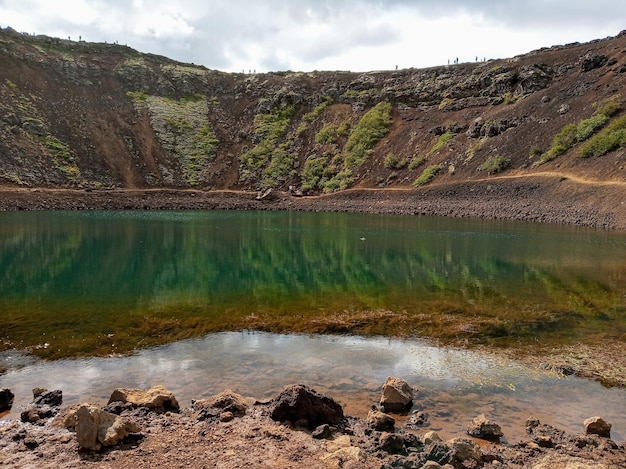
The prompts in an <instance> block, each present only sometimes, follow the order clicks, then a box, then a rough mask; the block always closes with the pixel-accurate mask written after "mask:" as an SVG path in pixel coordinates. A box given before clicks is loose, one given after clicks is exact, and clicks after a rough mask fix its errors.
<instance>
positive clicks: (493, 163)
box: [480, 155, 511, 174]
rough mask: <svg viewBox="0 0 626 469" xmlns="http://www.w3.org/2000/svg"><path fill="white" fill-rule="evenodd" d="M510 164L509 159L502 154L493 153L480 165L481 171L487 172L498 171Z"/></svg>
mask: <svg viewBox="0 0 626 469" xmlns="http://www.w3.org/2000/svg"><path fill="white" fill-rule="evenodd" d="M510 165H511V160H510V159H509V158H507V157H505V156H502V155H494V156H490V157H489V158H487V160H486V161H485V162H484V163H483V164H481V165H480V170H481V171H487V172H488V173H489V174H495V173H500V172H502V171H504V170H505V169H506V168H508V167H509V166H510Z"/></svg>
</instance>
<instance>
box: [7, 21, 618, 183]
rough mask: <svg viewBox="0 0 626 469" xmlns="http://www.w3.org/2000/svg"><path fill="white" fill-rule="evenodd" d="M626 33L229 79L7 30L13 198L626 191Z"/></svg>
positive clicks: (109, 47) (110, 48) (123, 51)
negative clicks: (614, 185) (488, 189)
mask: <svg viewBox="0 0 626 469" xmlns="http://www.w3.org/2000/svg"><path fill="white" fill-rule="evenodd" d="M625 83H626V35H625V34H620V35H618V36H617V37H614V38H607V39H603V40H598V41H594V42H591V43H585V44H570V45H567V46H556V47H551V48H546V49H541V50H538V51H533V52H530V53H528V54H526V55H522V56H518V57H515V58H512V59H503V60H491V61H488V62H478V63H467V64H460V65H450V66H441V67H434V68H428V69H406V70H399V71H380V72H370V73H350V72H311V73H297V72H282V73H267V74H228V73H223V72H219V71H214V70H208V69H206V68H204V67H200V66H196V65H192V64H183V63H179V62H175V61H172V60H169V59H167V58H164V57H159V56H155V55H149V54H141V53H139V52H136V51H134V50H132V49H130V48H128V47H124V46H119V45H114V44H94V43H86V42H72V41H67V40H61V39H55V38H49V37H44V36H37V37H33V36H28V35H23V34H20V33H17V32H15V31H13V30H10V29H4V30H2V31H0V185H5V186H6V185H15V186H24V187H83V188H94V189H95V188H107V187H114V186H115V187H124V188H147V187H175V188H187V187H196V188H202V189H225V188H228V189H250V190H261V189H267V188H276V189H281V190H287V189H288V188H291V190H292V191H302V192H303V193H305V194H307V193H308V194H315V193H321V192H333V191H339V190H342V189H346V188H349V187H410V186H411V185H415V186H419V185H424V184H433V183H434V184H436V183H445V182H459V181H466V180H468V179H469V180H475V179H483V178H485V177H496V176H501V175H505V176H509V175H510V176H512V175H526V174H535V173H541V172H546V171H552V172H554V171H559V172H563V173H564V174H567V176H568V177H570V176H574V177H580V178H585V179H592V180H596V181H597V180H601V181H602V180H617V181H624V180H625V179H626V170H625V166H626V157H625V156H624V151H623V150H622V148H623V147H624V146H626V137H624V135H626V130H624V128H626V124H625V123H624V122H623V121H624V120H625V119H624V118H623V117H622V116H623V115H625V114H626V112H625V111H626V104H625V103H626V101H625V98H626V95H623V89H624V84H625Z"/></svg>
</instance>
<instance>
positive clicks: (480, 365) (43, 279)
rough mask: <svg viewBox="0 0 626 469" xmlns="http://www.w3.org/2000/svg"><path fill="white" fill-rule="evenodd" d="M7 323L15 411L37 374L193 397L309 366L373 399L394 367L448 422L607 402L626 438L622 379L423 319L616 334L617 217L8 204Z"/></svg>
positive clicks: (74, 393) (266, 383) (330, 385)
mask: <svg viewBox="0 0 626 469" xmlns="http://www.w3.org/2000/svg"><path fill="white" fill-rule="evenodd" d="M250 329H257V330H260V331H264V332H251V331H250ZM228 331H231V332H228ZM235 331H239V332H235ZM294 332H296V333H295V334H294ZM311 333H316V334H311ZM329 333H334V335H328V334H329ZM0 336H1V338H2V343H1V344H0V360H1V362H0V367H2V368H5V369H6V371H5V372H4V373H2V374H0V387H9V388H11V389H12V390H13V391H14V393H15V394H16V403H15V406H14V411H13V413H14V414H15V410H17V411H18V412H19V408H20V407H23V406H24V405H26V404H27V403H28V402H29V400H30V398H31V395H30V389H32V388H33V387H45V388H48V389H62V390H63V391H64V400H65V402H66V403H73V402H78V401H80V400H84V399H85V398H91V399H93V400H95V401H99V402H106V399H107V397H108V395H109V394H110V392H111V391H112V389H113V388H115V387H119V386H125V387H148V386H151V385H155V384H164V385H166V386H167V387H168V388H170V389H171V390H172V391H173V392H174V393H175V395H176V396H177V397H178V399H179V401H181V403H182V404H183V405H189V404H188V402H187V401H188V400H189V399H191V398H201V397H206V396H208V395H211V394H215V393H218V392H220V391H222V390H223V389H225V388H231V389H234V390H236V391H237V392H241V393H243V394H246V395H252V396H255V397H259V398H261V397H270V396H272V395H275V393H277V392H279V391H280V389H281V388H282V387H283V386H285V385H287V384H291V383H293V382H304V383H306V384H309V385H311V386H313V387H315V388H316V389H318V390H320V391H322V392H326V393H328V394H329V395H331V396H333V397H336V398H338V399H339V400H340V401H341V402H342V403H343V404H344V405H345V406H346V409H347V411H348V412H349V413H351V414H356V415H360V414H363V415H365V414H366V413H367V409H369V406H370V405H371V404H373V403H376V401H377V398H378V396H379V393H380V386H381V385H382V383H383V382H384V380H385V379H386V377H387V376H389V375H397V376H400V377H402V378H404V379H406V380H407V381H409V382H410V383H411V384H412V385H415V386H416V387H418V388H419V389H420V394H419V404H416V407H417V408H418V409H420V410H423V411H426V412H428V413H429V414H430V416H431V417H430V418H431V426H430V427H429V429H436V430H439V431H443V432H444V435H445V434H446V432H451V434H453V433H454V432H455V431H458V432H461V433H462V432H463V427H464V425H465V424H466V421H467V420H468V419H469V420H471V418H473V417H474V416H475V414H476V413H477V412H484V413H486V414H487V415H488V416H490V417H492V418H494V419H496V420H498V421H499V422H500V423H501V424H502V425H503V428H504V430H505V434H506V435H507V436H509V437H510V438H513V437H515V436H517V435H520V436H523V421H524V420H525V419H526V418H528V417H529V416H530V415H534V416H536V417H539V418H540V419H541V420H542V421H545V422H546V423H552V424H557V425H559V426H561V427H562V428H565V429H566V430H569V431H579V426H580V425H581V424H582V420H584V419H585V418H587V417H590V416H592V415H596V414H602V415H603V416H605V418H607V419H608V420H609V421H612V422H613V425H614V437H615V438H616V439H617V440H618V441H623V439H624V435H625V434H626V415H624V412H623V409H624V408H625V406H626V392H624V390H623V389H607V388H603V387H602V386H600V385H599V384H598V383H595V382H591V381H588V380H583V379H579V378H573V377H572V378H568V379H563V378H559V377H556V376H554V374H552V373H551V372H549V371H545V373H544V372H541V371H537V370H534V371H533V370H530V369H528V368H526V367H524V366H523V365H520V364H517V363H515V362H512V361H507V360H504V359H503V358H502V357H499V358H498V356H493V357H492V356H490V355H489V354H486V353H484V352H474V351H471V350H460V349H457V348H454V347H436V346H434V345H433V344H431V343H429V342H426V341H424V338H429V337H436V338H439V339H441V340H442V342H443V343H449V344H453V345H465V344H468V343H469V344H471V343H482V344H487V345H491V346H493V347H529V346H530V347H533V346H535V345H537V344H541V345H548V346H551V345H567V344H576V343H590V344H592V343H598V342H600V341H602V340H608V341H611V342H623V341H625V337H626V233H620V232H610V231H600V230H593V229H584V228H576V227H566V226H552V225H540V224H529V223H513V222H498V221H484V220H464V219H446V218H426V217H405V216H389V215H360V214H337V213H335V214H324V213H299V212H295V213H290V212H225V211H224V212H222V211H209V212H200V211H198V212H194V211H168V212H105V211H95V212H23V213H22V212H16V213H0ZM24 351H27V352H29V353H24ZM119 354H123V355H124V356H120V355H119ZM37 356H38V357H41V358H46V359H54V360H53V361H41V360H40V359H39V358H37ZM76 357H81V358H76Z"/></svg>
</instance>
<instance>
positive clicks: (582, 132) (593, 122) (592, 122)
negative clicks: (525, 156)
mask: <svg viewBox="0 0 626 469" xmlns="http://www.w3.org/2000/svg"><path fill="white" fill-rule="evenodd" d="M619 109H620V105H619V103H618V102H617V101H616V100H615V99H610V100H607V101H606V102H604V103H603V104H601V105H600V107H599V108H598V109H597V110H596V111H595V112H594V113H593V115H592V116H591V117H590V118H588V119H584V120H582V121H580V122H579V123H578V124H568V125H566V126H565V127H563V128H562V129H561V131H560V132H559V133H558V134H556V135H555V136H554V138H553V140H552V146H551V147H550V149H549V150H548V151H547V152H545V153H543V154H542V155H541V157H540V159H539V160H538V161H537V162H535V164H534V166H539V165H541V164H544V163H547V162H548V161H552V160H553V159H555V158H557V157H559V156H561V155H563V154H564V153H566V152H567V151H569V150H570V149H571V148H573V147H574V146H575V145H577V144H579V143H581V142H585V141H587V140H589V139H590V138H591V137H592V136H593V135H595V134H597V133H598V131H599V130H600V129H602V128H603V127H604V126H605V125H606V124H607V122H609V119H610V118H611V116H613V115H614V114H615V113H616V112H618V111H619ZM620 125H621V124H619V123H618V124H615V126H613V125H612V124H611V125H609V126H608V127H607V128H606V129H605V130H606V132H604V131H603V132H601V133H600V134H599V135H598V136H597V138H593V139H592V140H590V141H589V142H587V143H586V144H585V145H584V146H583V148H582V149H581V156H583V157H587V156H592V155H596V154H598V153H601V152H603V151H604V153H607V152H609V151H611V150H614V149H616V148H620V147H621V146H623V145H622V144H620V143H619V141H620V138H621V137H620V136H619V128H620ZM609 128H612V129H614V130H617V131H618V132H617V133H613V131H612V130H608V129H609ZM607 148H608V149H607ZM605 149H607V150H606V151H605ZM604 153H602V154H604Z"/></svg>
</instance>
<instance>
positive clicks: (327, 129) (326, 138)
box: [315, 124, 337, 145]
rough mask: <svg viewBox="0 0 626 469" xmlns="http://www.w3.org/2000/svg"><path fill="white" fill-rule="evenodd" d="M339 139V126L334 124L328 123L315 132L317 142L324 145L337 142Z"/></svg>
mask: <svg viewBox="0 0 626 469" xmlns="http://www.w3.org/2000/svg"><path fill="white" fill-rule="evenodd" d="M336 141H337V128H336V127H335V126H334V125H333V124H326V125H325V126H324V127H322V128H321V129H320V131H319V132H318V133H317V134H315V143H318V144H320V145H324V144H326V143H335V142H336Z"/></svg>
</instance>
